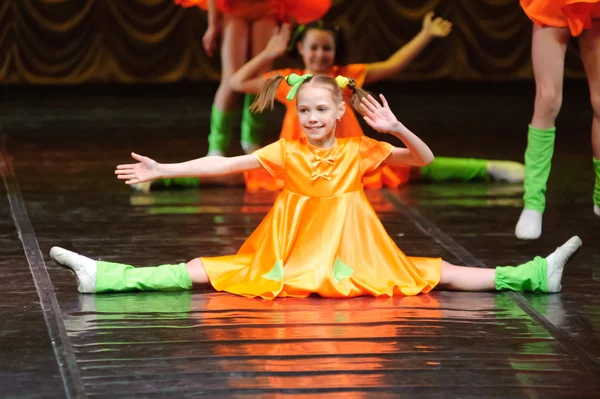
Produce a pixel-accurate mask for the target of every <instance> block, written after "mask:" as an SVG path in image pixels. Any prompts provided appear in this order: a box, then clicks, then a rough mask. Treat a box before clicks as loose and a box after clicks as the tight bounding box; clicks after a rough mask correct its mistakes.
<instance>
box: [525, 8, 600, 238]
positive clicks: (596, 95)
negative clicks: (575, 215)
mask: <svg viewBox="0 0 600 399" xmlns="http://www.w3.org/2000/svg"><path fill="white" fill-rule="evenodd" d="M521 7H522V8H523V10H524V11H525V13H526V14H527V16H528V17H529V18H530V19H531V20H532V21H533V36H532V43H531V59H532V62H533V72H534V76H535V85H536V94H535V106H534V111H533V118H532V119H531V123H530V124H529V132H528V134H527V149H526V150H525V181H524V187H525V194H524V196H523V200H524V206H523V211H522V212H521V216H520V217H519V221H518V222H517V225H516V227H515V235H516V236H517V238H520V239H524V240H535V239H537V238H539V237H540V235H541V234H542V214H543V213H544V209H545V208H546V195H545V194H546V183H547V181H548V177H549V176H550V166H551V162H552V154H553V152H554V135H555V133H556V126H555V121H556V117H557V116H558V112H559V111H560V107H561V104H562V91H563V78H564V66H565V54H566V50H567V45H568V43H569V40H570V38H571V36H579V51H580V53H581V60H582V61H583V65H584V67H585V72H586V75H587V78H588V84H589V87H590V95H591V101H592V108H593V110H594V116H593V120H592V152H593V159H592V162H593V165H594V170H595V172H596V183H595V187H594V195H593V202H594V208H593V209H594V213H595V214H596V215H598V216H600V62H599V59H600V20H598V19H597V18H600V0H554V1H546V0H521Z"/></svg>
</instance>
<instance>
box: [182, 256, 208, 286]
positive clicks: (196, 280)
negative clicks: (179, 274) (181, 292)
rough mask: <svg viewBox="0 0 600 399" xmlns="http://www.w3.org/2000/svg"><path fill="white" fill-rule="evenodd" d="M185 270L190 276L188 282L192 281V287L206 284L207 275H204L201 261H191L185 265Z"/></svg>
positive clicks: (204, 271) (197, 259)
mask: <svg viewBox="0 0 600 399" xmlns="http://www.w3.org/2000/svg"><path fill="white" fill-rule="evenodd" d="M185 268H186V269H187V272H188V274H189V275H190V280H192V283H193V284H194V285H196V284H208V282H209V280H208V274H206V270H205V269H204V265H203V264H202V259H200V258H196V259H192V260H191V261H189V262H188V263H186V264H185Z"/></svg>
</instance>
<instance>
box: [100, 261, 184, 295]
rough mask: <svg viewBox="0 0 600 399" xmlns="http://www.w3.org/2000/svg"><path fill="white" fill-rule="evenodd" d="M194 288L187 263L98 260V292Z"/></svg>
mask: <svg viewBox="0 0 600 399" xmlns="http://www.w3.org/2000/svg"><path fill="white" fill-rule="evenodd" d="M191 288H192V280H191V279H190V276H189V274H188V272H187V268H186V267H185V263H179V264H177V265H162V266H156V267H133V266H130V265H124V264H121V263H112V262H104V261H97V262H96V293H100V292H111V291H117V292H122V291H181V290H189V289H191Z"/></svg>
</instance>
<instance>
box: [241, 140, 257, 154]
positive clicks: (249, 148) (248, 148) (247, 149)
mask: <svg viewBox="0 0 600 399" xmlns="http://www.w3.org/2000/svg"><path fill="white" fill-rule="evenodd" d="M260 148H261V147H260V144H256V143H248V142H246V141H242V149H243V150H244V154H252V153H253V152H254V151H256V150H258V149H260Z"/></svg>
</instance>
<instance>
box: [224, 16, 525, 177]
mask: <svg viewBox="0 0 600 399" xmlns="http://www.w3.org/2000/svg"><path fill="white" fill-rule="evenodd" d="M451 28H452V24H451V23H450V22H449V21H446V20H444V19H442V18H439V17H438V18H435V19H434V18H433V12H430V13H428V14H427V15H426V16H425V17H424V19H423V25H422V29H421V31H420V32H419V33H418V34H417V35H416V36H415V37H414V38H413V39H412V40H411V41H410V42H408V43H407V44H406V45H404V46H403V47H401V48H400V49H399V50H398V51H396V52H395V53H394V54H393V55H392V56H391V57H390V58H388V59H387V60H385V61H382V62H376V63H372V64H350V65H344V66H340V63H343V54H342V50H343V47H344V46H343V45H341V43H343V38H342V33H341V31H340V30H339V28H337V27H336V26H334V25H333V24H331V23H329V22H326V21H322V20H320V21H315V22H313V23H310V24H307V25H303V26H300V27H299V28H298V29H297V30H296V32H295V33H294V36H293V38H292V40H291V41H289V40H288V39H289V37H290V29H289V26H287V25H284V26H283V27H282V28H281V29H280V30H279V31H278V32H277V34H276V35H275V36H274V37H273V38H272V39H271V40H270V41H269V43H268V44H267V47H266V48H265V49H264V50H263V51H261V52H260V53H259V54H258V55H257V56H256V57H254V58H253V59H252V60H250V61H249V62H248V63H247V64H245V65H244V66H243V67H241V68H240V69H239V70H238V71H237V72H236V73H234V75H233V76H232V78H231V82H230V83H231V86H232V88H233V89H234V90H238V91H241V92H244V93H257V92H258V90H259V89H260V87H261V86H262V85H263V84H264V82H265V81H266V80H267V79H268V78H269V77H270V76H273V75H289V74H291V73H296V74H299V75H302V74H304V73H311V74H326V75H329V76H332V77H335V76H337V75H343V76H348V77H352V78H354V80H355V82H356V85H357V86H358V87H362V86H363V85H365V84H368V83H373V82H377V81H380V80H384V79H386V78H388V77H391V76H393V75H394V74H396V73H398V72H399V71H401V70H402V69H404V68H405V67H406V66H407V65H408V64H410V62H411V61H412V60H413V59H414V58H416V57H417V55H419V54H420V53H421V52H422V51H423V50H424V49H425V47H427V45H428V44H429V43H430V42H431V41H432V40H433V39H435V38H441V37H446V36H447V35H448V34H449V33H450V31H451ZM288 41H289V46H288ZM286 50H288V51H290V52H291V55H295V54H299V55H300V56H301V57H302V60H303V62H304V69H297V68H289V69H283V70H277V71H272V72H270V73H267V74H263V71H264V69H265V67H267V66H268V65H271V64H272V62H273V60H274V59H276V58H277V57H279V56H281V55H282V54H284V53H285V52H286ZM286 94H287V91H286V89H285V87H284V86H282V87H281V88H279V90H278V91H277V93H276V97H275V98H276V99H277V101H279V102H281V103H283V104H284V105H285V106H286V108H287V112H286V114H285V117H284V121H283V127H282V130H281V134H280V137H282V138H287V139H295V138H299V137H301V136H302V134H303V133H302V130H301V128H300V125H299V124H298V119H297V117H296V112H295V103H294V102H289V101H287V100H286V99H285V96H286ZM349 97H350V94H349V91H344V100H346V101H348V99H349ZM338 134H343V135H344V137H353V136H363V135H364V133H363V131H362V128H361V127H360V124H359V123H358V120H357V119H356V116H355V115H354V113H353V112H352V111H351V110H350V111H349V112H347V113H346V115H344V117H343V118H342V120H341V121H340V129H339V130H338ZM391 169H392V168H391V167H388V168H384V169H382V171H381V173H378V174H376V175H373V176H369V177H368V178H367V179H366V180H365V182H364V183H365V186H366V187H368V188H380V187H381V186H382V185H386V186H390V187H397V186H399V185H401V184H405V183H407V182H408V181H416V180H430V181H448V180H462V181H469V180H474V179H487V178H491V179H493V180H499V181H508V182H521V181H522V180H523V165H522V164H520V163H518V162H507V161H488V160H484V159H465V158H442V157H437V158H436V160H435V161H434V163H432V164H431V165H428V166H426V167H408V166H402V167H394V168H393V170H391ZM246 177H247V178H246V183H247V186H248V187H249V188H250V189H252V188H265V189H268V188H277V185H276V184H275V185H274V184H273V180H272V179H267V178H265V176H264V173H263V174H260V173H257V172H254V173H249V174H247V176H246Z"/></svg>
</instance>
